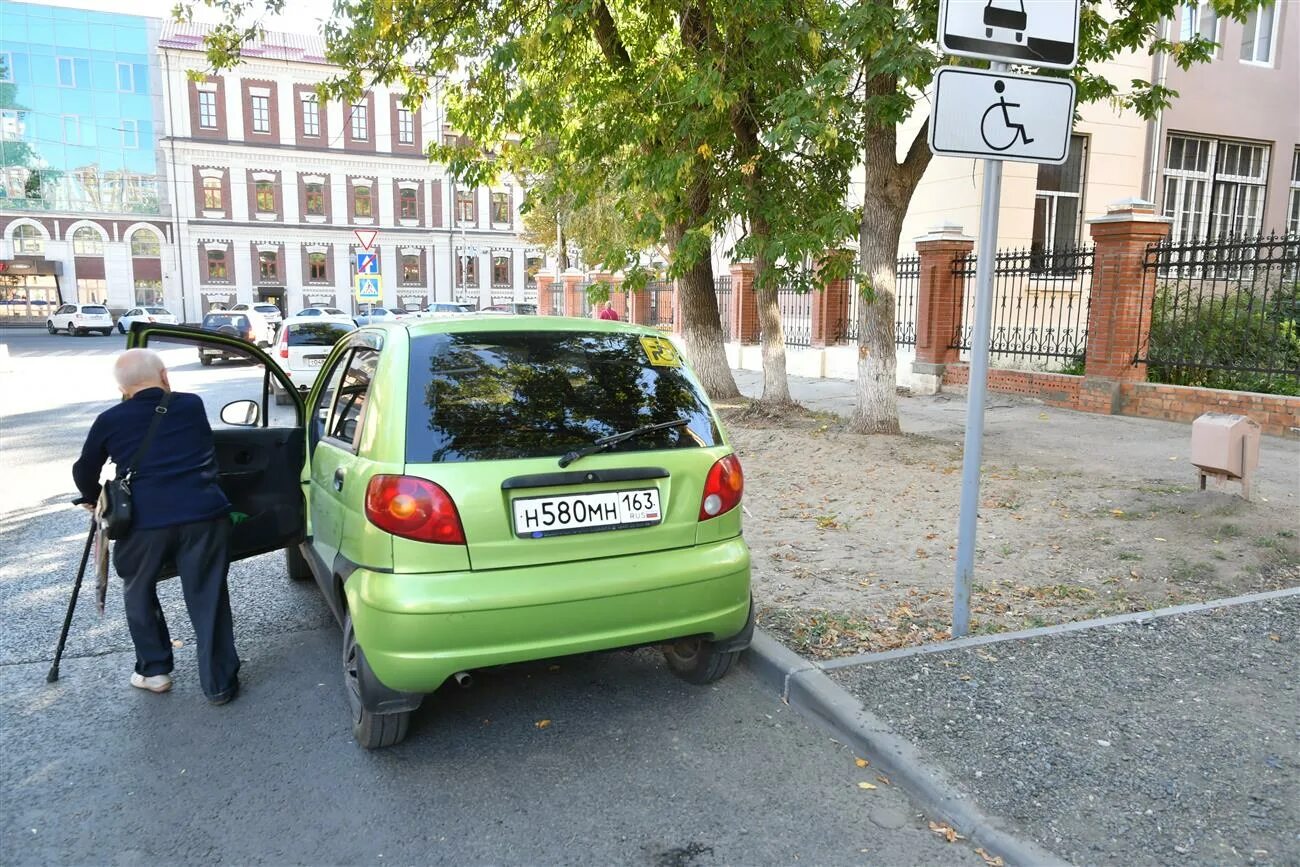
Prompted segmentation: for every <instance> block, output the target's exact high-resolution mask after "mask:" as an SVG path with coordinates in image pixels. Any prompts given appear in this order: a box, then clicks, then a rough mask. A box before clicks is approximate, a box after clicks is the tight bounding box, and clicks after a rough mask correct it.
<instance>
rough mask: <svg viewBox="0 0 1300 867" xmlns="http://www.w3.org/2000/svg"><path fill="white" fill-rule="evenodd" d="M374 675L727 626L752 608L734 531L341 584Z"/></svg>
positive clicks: (742, 621)
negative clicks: (595, 553)
mask: <svg viewBox="0 0 1300 867" xmlns="http://www.w3.org/2000/svg"><path fill="white" fill-rule="evenodd" d="M344 592H345V593H346V595H347V601H348V610H349V611H350V612H351V614H352V623H353V628H354V629H355V630H356V635H357V641H358V643H359V644H360V645H361V647H362V649H363V650H364V651H365V654H366V659H367V660H368V661H369V663H370V666H371V668H373V669H374V673H375V675H376V676H377V677H378V679H379V680H380V681H381V682H382V683H383V684H384V685H385V686H387V687H389V688H390V689H394V690H399V691H403V692H433V691H434V690H436V689H437V688H438V687H439V686H440V685H442V683H443V681H445V680H446V679H447V678H448V677H450V676H451V675H453V674H455V673H456V672H458V671H467V670H469V669H474V668H484V667H487V666H492V665H504V664H507V663H514V662H525V661H528V660H534V659H547V658H550V657H554V656H564V655H567V654H572V653H586V652H590V651H596V650H608V649H612V648H618V647H629V646H633V645H638V644H656V643H660V642H666V641H669V640H671V639H674V638H683V637H686V636H694V635H700V636H704V637H705V638H708V639H710V640H724V639H728V638H731V637H733V636H735V635H737V634H738V633H740V632H742V631H743V630H744V629H745V625H746V621H747V619H748V617H749V613H750V611H749V609H750V595H749V549H748V548H747V547H746V545H745V542H744V540H743V539H741V538H740V537H736V538H734V539H728V540H725V541H722V542H715V543H712V544H708V545H696V546H694V547H691V548H684V549H678V550H673V551H656V552H654V553H650V554H637V555H632V556H627V557H610V558H605V559H601V560H591V561H587V562H584V563H556V564H549V565H543V566H529V567H526V568H520V569H493V570H486V571H480V572H443V573H431V574H390V573H378V572H371V571H369V570H366V569H359V570H357V571H356V572H354V573H353V574H352V576H351V577H350V578H349V579H348V582H347V584H346V585H345V587H344Z"/></svg>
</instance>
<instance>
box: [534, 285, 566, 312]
mask: <svg viewBox="0 0 1300 867" xmlns="http://www.w3.org/2000/svg"><path fill="white" fill-rule="evenodd" d="M540 296H541V297H540V298H539V299H538V302H539V306H540V307H541V309H542V313H543V314H545V315H546V316H563V315H564V284H563V283H561V282H560V281H558V280H557V281H555V282H554V283H552V284H551V285H550V286H547V287H546V290H545V291H544V292H541V293H540Z"/></svg>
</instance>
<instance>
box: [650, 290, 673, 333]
mask: <svg viewBox="0 0 1300 867" xmlns="http://www.w3.org/2000/svg"><path fill="white" fill-rule="evenodd" d="M643 291H645V292H647V293H649V297H650V321H649V322H648V323H647V324H648V325H653V326H655V327H656V328H672V327H673V284H671V283H661V282H654V283H647V284H646V287H645V289H644V290H643Z"/></svg>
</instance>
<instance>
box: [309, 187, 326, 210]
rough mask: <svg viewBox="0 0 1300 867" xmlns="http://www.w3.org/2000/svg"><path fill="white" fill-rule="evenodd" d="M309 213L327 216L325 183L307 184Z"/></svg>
mask: <svg viewBox="0 0 1300 867" xmlns="http://www.w3.org/2000/svg"><path fill="white" fill-rule="evenodd" d="M306 199H307V213H308V215H310V216H313V217H323V216H325V185H324V184H317V183H310V184H307V197H306Z"/></svg>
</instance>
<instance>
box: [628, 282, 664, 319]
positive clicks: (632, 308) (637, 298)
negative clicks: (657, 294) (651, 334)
mask: <svg viewBox="0 0 1300 867" xmlns="http://www.w3.org/2000/svg"><path fill="white" fill-rule="evenodd" d="M653 291H655V289H654V285H653V284H647V285H645V286H642V287H641V288H640V290H638V291H636V292H626V293H624V296H625V297H626V298H627V309H628V317H627V321H628V322H635V323H637V324H638V325H648V324H650V293H651V292H653ZM664 297H665V300H667V296H666V295H665V296H664Z"/></svg>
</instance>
